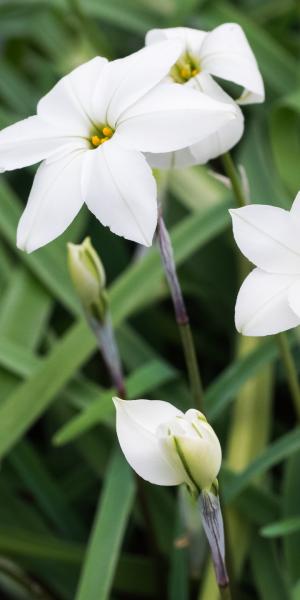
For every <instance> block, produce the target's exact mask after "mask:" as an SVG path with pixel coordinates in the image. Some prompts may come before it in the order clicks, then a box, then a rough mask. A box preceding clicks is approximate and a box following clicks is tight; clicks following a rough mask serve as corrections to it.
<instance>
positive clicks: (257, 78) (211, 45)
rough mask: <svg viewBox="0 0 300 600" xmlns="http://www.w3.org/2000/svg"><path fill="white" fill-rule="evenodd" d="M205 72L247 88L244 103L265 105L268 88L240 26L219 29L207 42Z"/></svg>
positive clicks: (203, 56) (204, 46)
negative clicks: (262, 103)
mask: <svg viewBox="0 0 300 600" xmlns="http://www.w3.org/2000/svg"><path fill="white" fill-rule="evenodd" d="M200 57H201V68H202V69H203V70H204V71H207V72H208V73H211V74H212V75H216V76H217V77H221V78H222V79H227V80H229V81H233V82H234V83H237V84H238V85H241V86H243V87H244V88H245V92H244V94H243V95H242V97H241V99H240V103H243V104H251V103H254V102H263V101H264V97H265V94H264V84H263V80H262V77H261V74H260V72H259V68H258V66H257V62H256V59H255V56H254V54H253V52H252V50H251V48H250V46H249V43H248V41H247V38H246V36H245V34H244V32H243V30H242V28H241V27H240V26H239V25H237V24H236V23H225V24H223V25H220V26H219V27H216V28H215V29H213V31H211V32H210V33H209V34H208V35H207V36H206V37H205V39H204V41H203V44H202V47H201V51H200Z"/></svg>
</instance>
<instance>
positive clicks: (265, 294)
mask: <svg viewBox="0 0 300 600" xmlns="http://www.w3.org/2000/svg"><path fill="white" fill-rule="evenodd" d="M230 213H231V217H232V223H233V234H234V238H235V241H236V243H237V245H238V246H239V248H240V250H241V251H242V252H243V254H244V255H245V256H246V257H247V258H248V259H249V260H250V261H251V262H252V263H254V264H255V265H256V266H257V268H256V269H254V270H253V271H252V272H251V273H250V275H248V277H247V278H246V279H245V281H244V283H243V284H242V286H241V289H240V291H239V293H238V297H237V301H236V307H235V323H236V327H237V329H238V331H239V332H240V333H242V334H244V335H253V336H262V335H270V334H275V333H279V332H280V331H285V330H287V329H290V328H292V327H296V326H297V325H299V324H300V193H298V195H297V196H296V198H295V200H294V203H293V205H292V207H291V210H290V211H288V210H284V209H282V208H277V207H275V206H266V205H255V204H252V205H251V206H245V207H243V208H238V209H234V210H231V211H230Z"/></svg>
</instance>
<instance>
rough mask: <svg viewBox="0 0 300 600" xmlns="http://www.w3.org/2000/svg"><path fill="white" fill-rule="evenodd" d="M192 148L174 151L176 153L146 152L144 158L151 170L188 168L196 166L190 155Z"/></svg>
mask: <svg viewBox="0 0 300 600" xmlns="http://www.w3.org/2000/svg"><path fill="white" fill-rule="evenodd" d="M203 143H205V142H203ZM192 148H193V146H190V147H189V148H183V149H182V150H176V152H164V153H162V154H159V153H156V154H155V153H154V154H153V153H152V152H146V153H145V156H146V158H147V161H148V163H149V165H150V166H151V167H152V169H177V168H183V167H190V166H191V165H196V164H197V159H196V158H195V156H194V155H193V154H192Z"/></svg>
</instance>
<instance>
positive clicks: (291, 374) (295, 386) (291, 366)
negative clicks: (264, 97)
mask: <svg viewBox="0 0 300 600" xmlns="http://www.w3.org/2000/svg"><path fill="white" fill-rule="evenodd" d="M221 158H222V162H223V167H224V170H225V173H226V175H227V176H228V177H229V179H230V181H231V186H232V191H233V193H234V195H235V198H236V201H237V204H238V205H239V206H240V207H242V206H246V205H247V198H246V196H245V192H244V190H243V186H242V183H241V178H240V176H239V173H238V171H237V169H236V167H235V164H234V162H233V160H232V157H231V155H230V153H229V152H227V153H226V154H223V156H222V157H221ZM275 338H276V341H277V344H278V346H279V349H280V354H281V360H282V364H283V366H284V369H285V374H286V378H287V381H288V386H289V389H290V393H291V397H292V400H293V402H294V407H295V411H296V413H297V416H298V418H299V419H300V386H299V381H298V375H297V370H296V367H295V362H294V359H293V355H292V353H291V350H290V347H289V342H288V339H287V336H286V334H285V333H283V332H282V333H278V334H277V335H276V336H275Z"/></svg>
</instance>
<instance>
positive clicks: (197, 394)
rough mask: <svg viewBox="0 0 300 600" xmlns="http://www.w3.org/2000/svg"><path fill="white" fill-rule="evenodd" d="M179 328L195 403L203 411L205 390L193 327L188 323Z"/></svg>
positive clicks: (179, 325)
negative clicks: (203, 388)
mask: <svg viewBox="0 0 300 600" xmlns="http://www.w3.org/2000/svg"><path fill="white" fill-rule="evenodd" d="M178 327H179V332H180V337H181V342H182V347H183V351H184V356H185V362H186V367H187V370H188V376H189V381H190V386H191V390H192V396H193V399H194V403H195V406H196V407H197V408H198V409H199V410H203V406H202V404H203V390H202V383H201V379H200V373H199V368H198V363H197V357H196V350H195V345H194V340H193V334H192V330H191V326H190V323H189V321H187V322H186V323H178Z"/></svg>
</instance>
